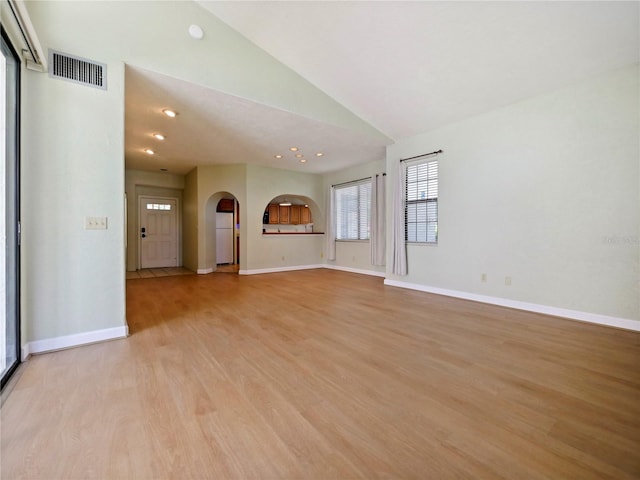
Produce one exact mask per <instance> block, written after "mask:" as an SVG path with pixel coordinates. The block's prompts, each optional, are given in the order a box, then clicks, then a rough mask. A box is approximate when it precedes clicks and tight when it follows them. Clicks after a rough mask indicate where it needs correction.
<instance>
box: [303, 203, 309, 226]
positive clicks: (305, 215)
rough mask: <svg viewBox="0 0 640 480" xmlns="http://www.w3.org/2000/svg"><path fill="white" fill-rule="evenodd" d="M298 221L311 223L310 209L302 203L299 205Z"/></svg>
mask: <svg viewBox="0 0 640 480" xmlns="http://www.w3.org/2000/svg"><path fill="white" fill-rule="evenodd" d="M300 223H302V224H305V225H306V224H307V223H311V210H309V207H306V206H304V205H302V206H301V207H300Z"/></svg>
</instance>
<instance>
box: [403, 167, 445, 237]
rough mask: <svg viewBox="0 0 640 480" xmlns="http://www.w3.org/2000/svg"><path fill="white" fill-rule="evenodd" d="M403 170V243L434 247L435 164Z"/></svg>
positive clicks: (436, 192) (436, 207) (435, 210)
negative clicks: (404, 240)
mask: <svg viewBox="0 0 640 480" xmlns="http://www.w3.org/2000/svg"><path fill="white" fill-rule="evenodd" d="M406 168H407V176H406V210H405V215H406V223H405V225H406V226H405V234H406V239H407V242H409V243H438V160H430V161H425V162H420V163H413V164H409V165H407V167H406Z"/></svg>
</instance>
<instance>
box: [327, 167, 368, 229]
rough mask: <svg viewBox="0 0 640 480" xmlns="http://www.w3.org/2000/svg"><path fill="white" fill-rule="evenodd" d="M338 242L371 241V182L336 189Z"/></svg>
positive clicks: (361, 182)
mask: <svg viewBox="0 0 640 480" xmlns="http://www.w3.org/2000/svg"><path fill="white" fill-rule="evenodd" d="M335 204H336V240H369V210H370V206H371V180H370V179H367V180H364V181H359V182H354V183H350V184H347V185H344V186H336V187H335Z"/></svg>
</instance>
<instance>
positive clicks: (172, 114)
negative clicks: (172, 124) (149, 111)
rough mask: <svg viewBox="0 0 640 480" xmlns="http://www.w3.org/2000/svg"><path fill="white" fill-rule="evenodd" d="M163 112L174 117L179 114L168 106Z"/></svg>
mask: <svg viewBox="0 0 640 480" xmlns="http://www.w3.org/2000/svg"><path fill="white" fill-rule="evenodd" d="M162 113H164V114H165V115H166V116H167V117H171V118H174V117H175V116H176V115H178V112H175V111H173V110H169V109H168V108H165V109H164V110H162Z"/></svg>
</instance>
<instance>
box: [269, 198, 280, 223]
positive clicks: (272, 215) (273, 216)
mask: <svg viewBox="0 0 640 480" xmlns="http://www.w3.org/2000/svg"><path fill="white" fill-rule="evenodd" d="M279 212H280V205H278V204H277V203H271V204H269V223H270V224H273V223H280V215H279Z"/></svg>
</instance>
